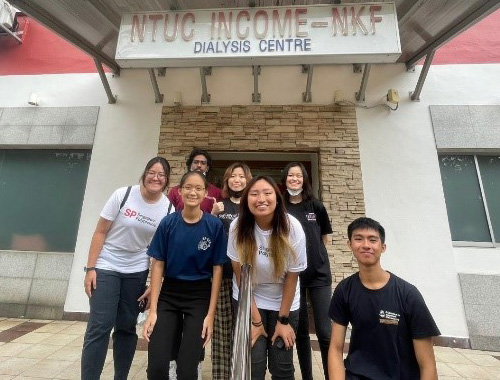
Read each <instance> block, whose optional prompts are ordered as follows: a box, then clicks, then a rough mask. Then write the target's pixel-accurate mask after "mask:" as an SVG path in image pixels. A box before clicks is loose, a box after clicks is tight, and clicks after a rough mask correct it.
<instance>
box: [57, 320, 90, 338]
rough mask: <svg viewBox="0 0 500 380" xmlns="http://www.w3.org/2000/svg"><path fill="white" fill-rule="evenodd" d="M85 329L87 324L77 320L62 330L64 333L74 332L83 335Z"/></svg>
mask: <svg viewBox="0 0 500 380" xmlns="http://www.w3.org/2000/svg"><path fill="white" fill-rule="evenodd" d="M86 329H87V324H86V323H85V322H77V323H75V324H73V325H71V326H68V327H66V328H65V329H64V330H63V331H62V332H63V333H64V334H74V335H83V334H85V330H86Z"/></svg>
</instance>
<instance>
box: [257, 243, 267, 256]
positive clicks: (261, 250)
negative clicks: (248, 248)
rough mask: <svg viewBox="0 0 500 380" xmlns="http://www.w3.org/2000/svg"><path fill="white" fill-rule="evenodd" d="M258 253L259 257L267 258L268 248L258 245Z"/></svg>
mask: <svg viewBox="0 0 500 380" xmlns="http://www.w3.org/2000/svg"><path fill="white" fill-rule="evenodd" d="M258 253H259V255H262V256H266V257H269V248H268V247H263V246H262V245H259V249H258Z"/></svg>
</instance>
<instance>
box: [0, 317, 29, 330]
mask: <svg viewBox="0 0 500 380" xmlns="http://www.w3.org/2000/svg"><path fill="white" fill-rule="evenodd" d="M23 322H24V321H22V320H21V321H20V320H15V319H4V320H3V321H0V331H3V330H7V329H10V328H12V327H14V326H17V325H20V324H21V323H23Z"/></svg>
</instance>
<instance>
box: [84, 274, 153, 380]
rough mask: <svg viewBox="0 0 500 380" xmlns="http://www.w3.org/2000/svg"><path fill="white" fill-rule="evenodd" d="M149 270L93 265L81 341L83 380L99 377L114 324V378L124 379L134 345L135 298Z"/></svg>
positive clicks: (136, 306) (130, 362)
mask: <svg viewBox="0 0 500 380" xmlns="http://www.w3.org/2000/svg"><path fill="white" fill-rule="evenodd" d="M148 272H149V271H148V270H146V271H143V272H137V273H119V272H114V271H111V270H104V269H96V273H97V286H96V289H95V290H94V291H93V292H92V297H91V298H90V300H89V302H90V316H89V322H88V323H87V331H86V332H85V340H84V342H83V351H82V366H81V378H82V379H83V380H98V379H99V378H100V377H101V372H102V369H103V367H104V361H105V359H106V353H107V352H108V343H109V334H110V332H111V330H112V329H113V328H114V332H113V358H114V367H115V376H114V378H115V379H121V380H126V379H127V377H128V373H129V370H130V366H131V364H132V359H133V358H134V354H135V348H136V345H137V334H136V332H135V325H136V323H137V315H138V314H139V303H138V302H137V298H139V297H140V296H141V295H142V293H143V292H144V285H145V284H146V279H147V278H148Z"/></svg>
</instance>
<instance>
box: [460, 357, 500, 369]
mask: <svg viewBox="0 0 500 380" xmlns="http://www.w3.org/2000/svg"><path fill="white" fill-rule="evenodd" d="M463 355H464V356H465V357H466V358H467V359H469V360H470V361H471V362H472V363H474V364H476V365H478V366H481V367H498V371H499V372H500V360H497V359H495V358H494V357H493V356H490V355H480V354H479V355H478V354H475V353H467V354H463Z"/></svg>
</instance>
